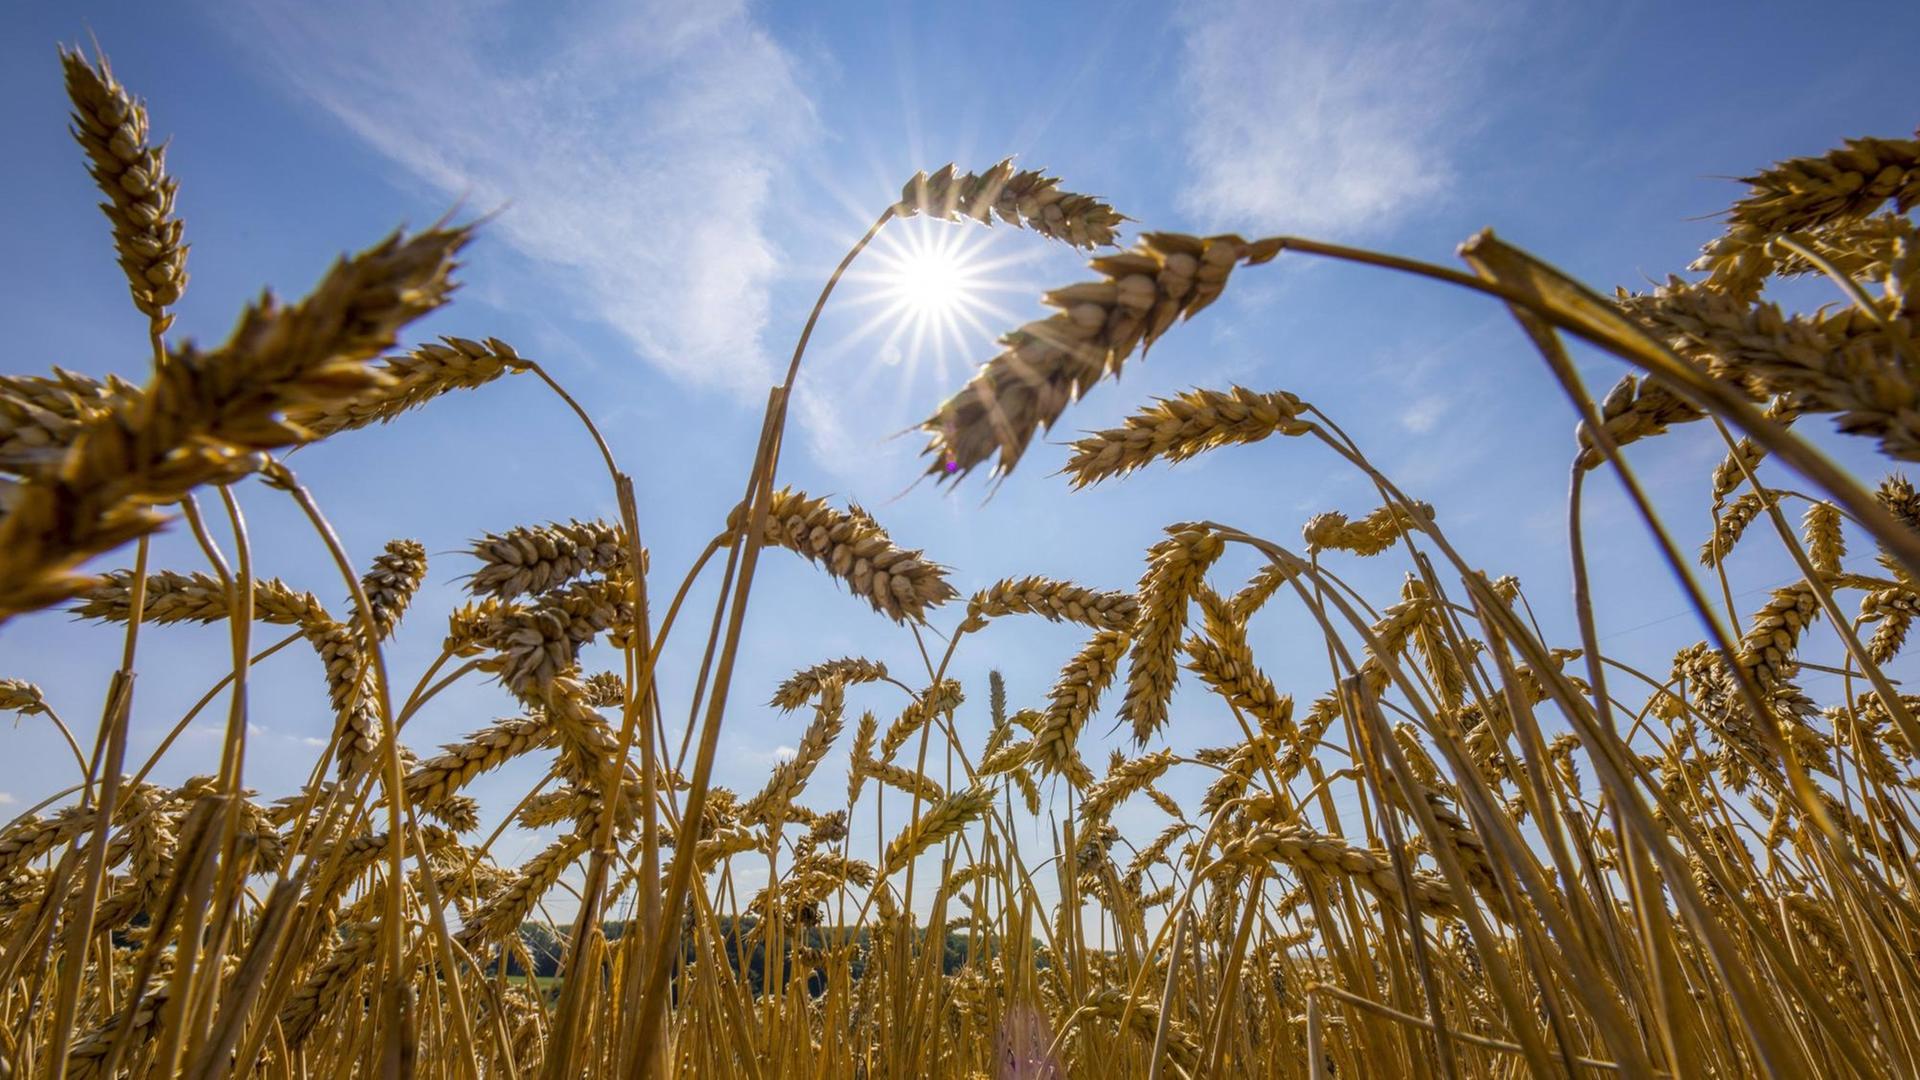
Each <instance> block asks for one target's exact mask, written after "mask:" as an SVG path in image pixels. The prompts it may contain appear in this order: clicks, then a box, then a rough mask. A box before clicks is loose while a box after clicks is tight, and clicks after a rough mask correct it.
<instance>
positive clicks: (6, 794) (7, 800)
mask: <svg viewBox="0 0 1920 1080" xmlns="http://www.w3.org/2000/svg"><path fill="white" fill-rule="evenodd" d="M17 801H18V800H16V799H15V798H14V797H13V793H12V792H10V791H0V806H12V805H13V804H14V803H15V802H17Z"/></svg>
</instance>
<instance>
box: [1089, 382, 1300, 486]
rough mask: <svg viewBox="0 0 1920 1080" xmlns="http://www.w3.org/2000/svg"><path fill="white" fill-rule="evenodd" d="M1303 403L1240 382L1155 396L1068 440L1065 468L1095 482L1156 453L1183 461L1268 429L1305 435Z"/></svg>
mask: <svg viewBox="0 0 1920 1080" xmlns="http://www.w3.org/2000/svg"><path fill="white" fill-rule="evenodd" d="M1305 407H1306V406H1305V405H1303V404H1302V403H1301V401H1300V399H1299V398H1297V397H1295V396H1293V395H1292V394H1289V393H1287V392H1286V391H1284V390H1279V391H1274V392H1272V393H1264V394H1263V393H1257V392H1255V391H1252V390H1248V389H1247V388H1245V387H1243V386H1236V387H1234V388H1233V389H1231V390H1226V391H1220V390H1197V389H1196V390H1189V391H1187V392H1186V393H1184V394H1181V395H1179V396H1178V397H1171V398H1160V399H1158V400H1157V401H1155V403H1154V404H1152V405H1149V406H1147V407H1146V408H1144V409H1142V410H1140V411H1139V412H1136V413H1134V414H1133V415H1131V416H1129V417H1127V419H1126V421H1125V423H1123V424H1122V425H1121V426H1120V427H1117V428H1109V429H1108V430H1106V431H1098V432H1095V433H1093V434H1091V435H1088V436H1087V437H1085V438H1083V439H1080V440H1079V441H1078V442H1075V443H1074V444H1073V457H1072V458H1070V459H1068V461H1067V470H1066V471H1067V474H1068V475H1069V476H1071V477H1073V485H1074V487H1077V488H1078V487H1086V486H1088V485H1090V484H1097V483H1099V482H1100V481H1102V480H1105V479H1107V478H1108V477H1113V476H1124V475H1126V474H1127V473H1130V472H1132V471H1134V470H1135V469H1138V468H1141V467H1143V466H1145V465H1148V464H1150V463H1152V462H1153V461H1154V460H1155V459H1156V458H1165V459H1167V460H1168V461H1176V462H1177V461H1185V460H1187V459H1188V458H1192V457H1197V456H1198V455H1200V454H1204V453H1206V452H1207V451H1209V450H1213V449H1217V448H1219V447H1222V446H1229V445H1233V444H1246V443H1255V442H1259V441H1260V440H1262V439H1264V438H1266V437H1268V436H1269V435H1274V434H1279V435H1305V434H1307V433H1308V432H1311V431H1313V430H1314V427H1313V425H1312V424H1311V423H1309V422H1307V421H1305V420H1302V419H1300V418H1299V417H1300V413H1301V411H1302V410H1303V409H1304V408H1305Z"/></svg>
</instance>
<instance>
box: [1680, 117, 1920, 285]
mask: <svg viewBox="0 0 1920 1080" xmlns="http://www.w3.org/2000/svg"><path fill="white" fill-rule="evenodd" d="M1746 183H1747V184H1749V185H1751V187H1752V190H1751V192H1749V193H1748V194H1747V196H1746V197H1745V198H1742V199H1741V200H1740V201H1738V202H1736V203H1734V204H1733V208H1732V210H1730V211H1729V212H1728V214H1727V218H1728V223H1727V231H1726V233H1725V235H1723V236H1720V237H1718V238H1716V239H1714V240H1713V241H1711V242H1709V243H1708V244H1707V245H1706V247H1705V248H1704V249H1702V251H1701V255H1700V258H1699V259H1697V260H1695V262H1694V263H1693V265H1692V266H1691V267H1690V269H1693V270H1696V271H1702V272H1705V273H1706V274H1707V279H1706V284H1707V286H1708V287H1709V288H1711V289H1713V290H1714V291H1716V292H1720V293H1725V294H1727V295H1729V296H1732V297H1734V298H1736V299H1741V300H1750V299H1752V298H1753V297H1754V296H1755V295H1757V294H1758V293H1759V291H1760V287H1761V285H1762V284H1763V283H1764V281H1765V279H1766V278H1767V276H1768V275H1769V274H1772V273H1775V272H1776V271H1777V269H1778V265H1777V264H1778V261H1779V256H1778V255H1777V254H1776V253H1775V251H1774V250H1773V249H1771V248H1769V246H1768V243H1769V241H1771V240H1772V239H1773V238H1774V237H1776V236H1778V235H1780V234H1782V233H1796V232H1807V231H1813V232H1816V233H1817V232H1818V231H1821V230H1824V229H1828V228H1830V227H1832V226H1835V225H1840V224H1844V223H1847V222H1856V221H1861V220H1864V219H1866V218H1867V217H1869V216H1870V215H1872V214H1873V213H1874V212H1875V211H1877V210H1879V209H1880V208H1881V207H1882V206H1884V205H1886V203H1887V202H1888V201H1889V200H1891V201H1892V202H1893V205H1894V208H1895V209H1896V210H1897V211H1898V212H1899V213H1901V214H1905V213H1907V212H1908V211H1910V210H1912V209H1913V208H1914V206H1915V205H1916V204H1920V139H1873V138H1865V139H1848V140H1846V142H1845V144H1844V145H1842V146H1841V147H1840V148H1839V149H1837V150H1833V151H1830V152H1828V153H1826V154H1823V155H1821V156H1819V157H1808V158H1792V159H1789V160H1787V161H1782V162H1779V163H1777V164H1775V165H1774V166H1773V167H1772V168H1770V169H1767V170H1765V171H1763V172H1761V173H1758V174H1757V175H1754V176H1750V177H1747V178H1746Z"/></svg>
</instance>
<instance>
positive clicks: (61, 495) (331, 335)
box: [0, 229, 467, 617]
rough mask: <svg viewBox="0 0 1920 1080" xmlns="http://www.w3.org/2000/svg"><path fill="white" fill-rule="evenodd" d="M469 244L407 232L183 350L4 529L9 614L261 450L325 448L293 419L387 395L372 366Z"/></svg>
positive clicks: (41, 480) (40, 602)
mask: <svg viewBox="0 0 1920 1080" xmlns="http://www.w3.org/2000/svg"><path fill="white" fill-rule="evenodd" d="M466 239H467V231H466V230H465V229H434V230H431V231H429V232H425V233H422V234H420V235H418V236H415V237H412V238H404V237H402V236H400V235H399V234H395V235H393V236H391V237H389V238H388V239H386V240H384V241H382V242H381V243H380V244H378V245H376V246H374V247H372V248H370V249H368V250H366V251H364V252H361V253H360V254H358V255H355V256H353V257H351V258H348V259H343V260H342V261H341V262H339V263H338V264H336V265H335V266H334V268H333V269H332V271H330V272H329V273H328V275H327V277H326V278H325V279H324V280H323V281H322V282H321V283H320V285H319V287H318V288H316V289H315V290H314V291H313V293H311V294H309V295H308V297H307V298H306V299H304V300H302V301H301V302H300V303H298V304H295V305H293V306H292V307H282V306H280V305H279V304H277V303H275V302H274V300H273V298H272V297H271V296H268V297H265V298H263V299H261V300H260V301H259V302H257V303H256V304H254V305H253V306H252V307H250V308H248V309H247V311H246V313H245V314H244V315H243V316H242V317H241V320H240V325H239V326H238V327H237V328H236V329H235V330H234V332H233V335H232V336H231V337H230V338H229V339H228V340H227V343H226V344H225V345H223V346H221V348H219V349H218V350H216V351H214V352H211V353H202V352H200V351H199V350H197V349H195V348H194V347H193V346H191V345H185V346H180V347H177V348H175V349H174V350H173V351H172V353H171V354H170V357H169V361H168V363H167V364H166V365H165V366H164V367H163V368H161V370H160V371H159V372H158V373H156V374H155V376H154V379H153V382H152V383H151V384H149V385H148V387H147V388H146V391H145V393H144V394H143V395H142V396H141V397H140V398H139V399H138V400H137V401H136V402H129V403H123V404H116V405H115V406H113V407H110V408H108V409H107V410H105V411H104V412H103V413H102V414H101V415H99V416H98V417H95V418H94V419H92V420H91V421H89V422H88V423H87V424H86V425H85V427H84V428H83V429H82V430H81V431H80V433H79V434H78V436H77V437H76V438H75V439H74V441H73V444H72V446H71V447H69V449H68V450H67V453H66V456H65V459H64V461H63V464H62V466H61V468H60V471H59V473H58V475H47V476H36V477H34V478H32V479H29V480H28V481H26V482H25V483H23V484H21V485H20V488H19V491H18V493H17V494H16V496H15V499H14V502H13V506H12V510H11V512H10V513H8V514H7V516H6V518H5V520H4V521H0V617H5V616H8V615H12V614H16V613H18V612H21V611H26V610H31V609H34V608H38V607H43V606H46V605H47V604H51V603H57V602H58V601H59V600H61V599H63V598H65V597H67V596H71V595H73V594H74V593H75V592H77V591H79V589H80V588H82V587H84V584H85V582H84V579H80V578H78V577H76V576H75V575H73V574H72V573H71V570H72V568H73V567H74V566H75V565H76V564H77V563H79V562H80V561H81V560H82V559H85V558H86V557H88V556H90V555H94V554H98V553H100V552H102V551H106V550H108V549H109V548H113V547H116V546H118V545H120V544H122V543H125V542H126V541H128V540H131V539H133V538H134V537H136V536H141V535H144V534H145V533H148V532H151V531H153V530H154V529H155V528H157V527H158V526H159V525H160V523H161V520H162V519H161V517H160V515H158V514H157V513H155V512H154V511H153V510H152V509H150V507H151V505H152V504H155V503H161V502H166V501H169V500H171V499H175V498H178V497H179V496H181V495H184V494H186V493H187V492H188V491H190V490H192V489H193V488H194V487H195V486H197V485H199V484H203V483H217V482H225V481H230V480H234V479H237V478H238V477H240V476H243V475H245V474H246V473H247V472H249V471H251V470H252V469H253V468H254V465H255V462H254V459H253V457H252V452H253V451H256V450H270V449H274V448H276V447H281V446H287V445H292V444H296V443H301V442H305V441H308V440H309V439H310V438H312V433H311V432H309V431H307V430H306V429H304V428H301V427H299V426H298V425H297V424H294V423H292V422H290V421H288V420H287V419H285V417H284V411H285V410H286V409H289V408H292V407H294V406H297V405H301V404H306V403H313V402H325V401H333V400H339V399H343V398H351V397H354V396H356V395H358V394H361V393H364V392H366V391H367V390H370V389H374V388H377V387H379V386H381V385H383V384H384V383H385V377H384V376H382V375H380V374H379V373H378V372H377V371H375V370H374V369H372V368H371V367H369V366H368V365H367V364H366V363H365V361H366V360H367V359H368V358H369V357H372V356H374V355H376V354H377V353H379V351H380V350H382V349H384V348H386V347H388V346H389V345H391V344H392V343H393V338H394V335H395V334H396V333H398V332H399V330H400V328H401V327H403V326H405V325H406V324H407V323H409V322H411V321H412V320H414V319H416V318H418V317H419V316H421V315H424V314H426V313H427V312H429V311H431V310H433V309H434V308H436V307H438V306H440V304H442V303H443V302H445V299H446V296H447V293H448V291H449V289H450V288H451V285H450V283H449V282H448V280H447V275H448V273H449V272H450V271H451V269H452V267H453V255H454V253H455V252H456V251H458V250H459V249H460V246H461V245H462V244H464V243H465V242H466Z"/></svg>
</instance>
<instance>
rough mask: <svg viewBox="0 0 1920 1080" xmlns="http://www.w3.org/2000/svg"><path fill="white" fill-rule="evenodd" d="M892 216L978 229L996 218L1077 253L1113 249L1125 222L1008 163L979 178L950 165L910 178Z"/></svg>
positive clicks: (1106, 209) (1084, 198) (1047, 178)
mask: <svg viewBox="0 0 1920 1080" xmlns="http://www.w3.org/2000/svg"><path fill="white" fill-rule="evenodd" d="M893 212H894V213H895V214H898V215H899V216H901V217H912V216H914V215H915V214H925V215H927V216H929V217H937V218H940V219H942V220H945V221H960V220H963V219H967V218H971V219H972V220H974V221H977V222H980V223H981V224H982V225H990V224H992V223H993V218H994V217H995V216H996V215H998V216H999V218H1000V220H1001V221H1004V222H1006V223H1007V224H1009V225H1012V226H1015V227H1016V228H1018V227H1023V226H1024V227H1025V228H1029V229H1032V230H1033V231H1034V232H1037V233H1039V234H1040V235H1042V236H1045V237H1047V238H1048V239H1050V240H1059V241H1061V242H1063V243H1068V244H1072V245H1073V246H1074V247H1079V248H1096V247H1105V246H1106V245H1108V244H1111V243H1113V237H1114V229H1116V228H1118V227H1119V225H1120V223H1121V222H1124V221H1126V220H1127V219H1126V218H1125V217H1124V216H1122V215H1120V214H1118V213H1115V212H1114V209H1113V207H1111V206H1108V205H1107V204H1106V203H1104V202H1102V201H1100V200H1099V199H1098V198H1095V197H1094V196H1091V195H1076V194H1074V193H1073V192H1070V191H1062V190H1060V181H1059V179H1058V178H1057V177H1052V176H1046V175H1044V174H1042V173H1040V172H1039V171H1037V170H1032V169H1027V170H1022V171H1019V172H1015V171H1014V168H1013V159H1012V158H1007V159H1006V160H1004V161H1002V162H1000V163H999V164H997V165H995V166H994V167H993V168H991V169H988V170H987V171H986V172H985V173H983V174H976V173H967V174H965V175H964V176H962V175H959V174H958V173H957V172H956V170H955V169H954V167H953V166H952V165H950V164H949V165H946V166H943V167H942V168H941V169H940V170H939V171H937V172H935V173H934V174H933V175H932V176H928V175H927V174H926V173H923V172H922V173H915V174H914V176H913V179H911V180H909V181H907V185H906V187H905V188H903V189H902V190H901V192H900V201H899V202H897V203H895V204H894V207H893Z"/></svg>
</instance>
